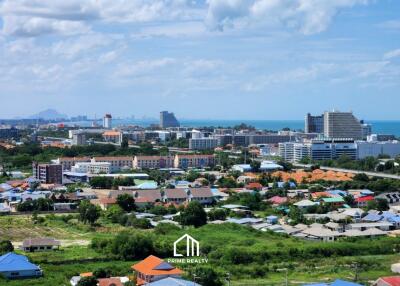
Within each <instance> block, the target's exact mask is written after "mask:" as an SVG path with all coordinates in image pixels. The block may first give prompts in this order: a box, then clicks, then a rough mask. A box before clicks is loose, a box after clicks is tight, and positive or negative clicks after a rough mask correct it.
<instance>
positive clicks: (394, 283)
mask: <svg viewBox="0 0 400 286" xmlns="http://www.w3.org/2000/svg"><path fill="white" fill-rule="evenodd" d="M374 286H400V276H389V277H381V278H379V279H378V280H377V281H376V282H375V283H374Z"/></svg>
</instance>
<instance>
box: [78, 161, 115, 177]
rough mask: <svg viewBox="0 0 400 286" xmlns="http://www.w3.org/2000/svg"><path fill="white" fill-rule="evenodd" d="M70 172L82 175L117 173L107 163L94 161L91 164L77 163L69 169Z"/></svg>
mask: <svg viewBox="0 0 400 286" xmlns="http://www.w3.org/2000/svg"><path fill="white" fill-rule="evenodd" d="M71 171H72V172H75V173H84V174H110V173H112V172H114V171H118V169H117V168H113V167H112V166H111V163H109V162H96V161H95V160H94V159H92V160H91V162H82V163H77V164H75V165H74V166H73V167H72V168H71Z"/></svg>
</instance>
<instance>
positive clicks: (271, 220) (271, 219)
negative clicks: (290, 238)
mask: <svg viewBox="0 0 400 286" xmlns="http://www.w3.org/2000/svg"><path fill="white" fill-rule="evenodd" d="M267 223H270V224H276V223H278V217H277V216H276V215H270V216H267Z"/></svg>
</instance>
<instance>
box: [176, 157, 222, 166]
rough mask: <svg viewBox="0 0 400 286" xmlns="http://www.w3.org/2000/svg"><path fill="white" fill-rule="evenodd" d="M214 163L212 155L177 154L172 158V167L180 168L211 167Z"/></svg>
mask: <svg viewBox="0 0 400 286" xmlns="http://www.w3.org/2000/svg"><path fill="white" fill-rule="evenodd" d="M214 163H215V157H214V155H186V154H177V155H175V159H174V167H175V168H181V169H187V168H204V167H211V166H213V165H214Z"/></svg>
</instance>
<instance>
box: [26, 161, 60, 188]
mask: <svg viewBox="0 0 400 286" xmlns="http://www.w3.org/2000/svg"><path fill="white" fill-rule="evenodd" d="M32 172H33V177H34V178H35V179H37V180H39V181H40V182H41V183H43V184H62V166H61V165H60V164H38V163H37V162H33V164H32Z"/></svg>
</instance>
